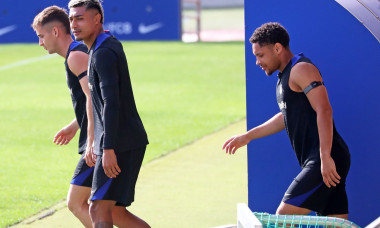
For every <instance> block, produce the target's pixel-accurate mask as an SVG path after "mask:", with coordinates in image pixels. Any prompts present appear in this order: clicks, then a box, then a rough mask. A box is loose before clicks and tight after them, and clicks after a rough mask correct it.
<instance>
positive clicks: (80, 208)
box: [67, 184, 92, 228]
mask: <svg viewBox="0 0 380 228" xmlns="http://www.w3.org/2000/svg"><path fill="white" fill-rule="evenodd" d="M90 194H91V188H89V187H83V186H78V185H73V184H71V185H70V188H69V192H68V194H67V207H68V208H69V210H70V211H71V212H72V213H73V214H74V215H75V216H76V217H77V218H78V219H79V220H80V221H81V223H82V224H83V225H84V226H85V227H87V228H91V227H92V224H91V219H90V214H89V211H88V210H89V205H88V198H89V197H90Z"/></svg>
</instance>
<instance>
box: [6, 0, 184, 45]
mask: <svg viewBox="0 0 380 228" xmlns="http://www.w3.org/2000/svg"><path fill="white" fill-rule="evenodd" d="M68 2H69V1H68V0H65V1H63V0H54V1H53V0H39V1H28V0H2V1H1V3H2V4H1V5H0V43H28V42H36V35H35V33H34V31H33V29H32V28H31V26H30V25H31V23H32V22H33V19H34V17H35V16H36V15H37V14H38V13H39V12H41V11H42V10H43V9H44V8H46V7H48V6H51V5H57V6H59V7H63V8H66V9H67V3H68ZM103 7H104V14H105V17H104V19H105V20H104V28H105V29H109V30H110V31H111V33H112V34H113V35H115V36H116V37H117V38H118V39H120V40H180V39H181V5H180V1H179V0H161V1H153V0H139V1H132V0H129V1H120V0H104V1H103Z"/></svg>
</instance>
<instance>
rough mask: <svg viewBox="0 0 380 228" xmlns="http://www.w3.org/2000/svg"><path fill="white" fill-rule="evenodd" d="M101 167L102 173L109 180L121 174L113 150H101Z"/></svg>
mask: <svg viewBox="0 0 380 228" xmlns="http://www.w3.org/2000/svg"><path fill="white" fill-rule="evenodd" d="M102 165H103V169H104V173H105V174H106V175H107V176H108V177H109V178H116V176H117V175H119V173H120V172H121V170H120V168H119V166H118V165H117V159H116V155H115V151H114V150H113V149H109V150H103V161H102Z"/></svg>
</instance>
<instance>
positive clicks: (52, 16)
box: [32, 6, 70, 34]
mask: <svg viewBox="0 0 380 228" xmlns="http://www.w3.org/2000/svg"><path fill="white" fill-rule="evenodd" d="M53 21H57V22H60V23H61V24H62V25H63V27H64V28H65V32H66V33H67V34H70V20H69V16H68V15H67V12H66V9H64V8H61V7H58V6H49V7H47V8H45V9H44V10H42V11H41V12H40V13H39V14H37V16H35V17H34V20H33V24H32V28H33V29H34V30H36V27H37V26H44V25H46V24H47V23H50V22H53Z"/></svg>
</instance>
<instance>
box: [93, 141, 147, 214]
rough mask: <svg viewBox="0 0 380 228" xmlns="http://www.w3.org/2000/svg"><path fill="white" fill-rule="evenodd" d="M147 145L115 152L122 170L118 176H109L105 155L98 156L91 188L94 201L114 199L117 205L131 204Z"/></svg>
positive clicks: (125, 205)
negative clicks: (104, 161) (104, 160)
mask: <svg viewBox="0 0 380 228" xmlns="http://www.w3.org/2000/svg"><path fill="white" fill-rule="evenodd" d="M145 149H146V147H142V148H139V149H135V150H129V151H124V152H122V153H118V152H117V151H116V152H115V154H116V159H117V164H118V166H119V168H120V169H121V172H120V173H119V175H118V176H117V177H116V178H109V177H108V176H107V175H106V174H105V173H104V169H103V165H102V158H103V156H97V159H96V164H95V170H94V178H93V184H92V189H91V197H90V199H91V200H92V201H94V200H112V201H116V206H124V207H127V206H130V205H131V204H132V202H133V201H134V197H135V186H136V181H137V177H138V175H139V172H140V168H141V164H142V161H143V159H144V154H145Z"/></svg>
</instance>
